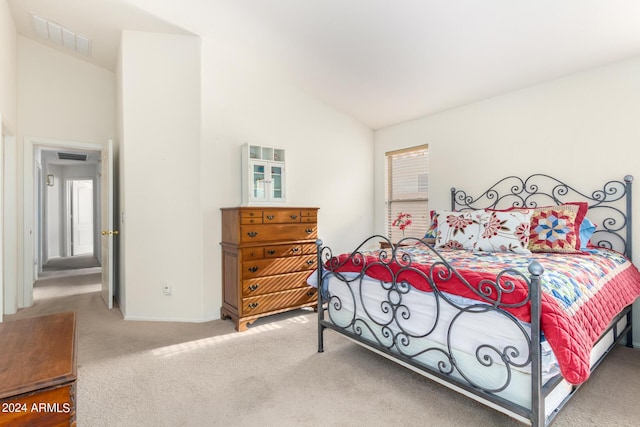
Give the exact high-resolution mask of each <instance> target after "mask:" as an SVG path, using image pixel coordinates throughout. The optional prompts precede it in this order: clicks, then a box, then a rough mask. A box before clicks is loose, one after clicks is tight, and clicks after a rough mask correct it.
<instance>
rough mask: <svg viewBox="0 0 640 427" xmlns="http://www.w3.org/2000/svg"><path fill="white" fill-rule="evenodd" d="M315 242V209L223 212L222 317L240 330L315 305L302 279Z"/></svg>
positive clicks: (313, 292) (312, 293) (313, 258)
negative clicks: (233, 323)
mask: <svg viewBox="0 0 640 427" xmlns="http://www.w3.org/2000/svg"><path fill="white" fill-rule="evenodd" d="M317 238H318V208H293V207H286V208H283V207H264V208H263V207H237V208H223V209H222V294H223V295H222V297H223V302H222V308H221V316H222V318H223V319H227V318H231V319H233V321H234V322H235V324H236V330H238V331H244V330H246V329H247V324H249V323H252V322H253V321H254V320H256V319H258V318H260V317H263V316H268V315H271V314H275V313H280V312H283V311H288V310H293V309H297V308H301V307H312V306H315V305H316V304H317V295H316V289H315V288H313V287H310V286H309V285H307V283H306V279H307V277H308V276H309V274H310V273H311V270H313V269H315V267H316V262H317V259H316V245H315V241H316V239H317Z"/></svg>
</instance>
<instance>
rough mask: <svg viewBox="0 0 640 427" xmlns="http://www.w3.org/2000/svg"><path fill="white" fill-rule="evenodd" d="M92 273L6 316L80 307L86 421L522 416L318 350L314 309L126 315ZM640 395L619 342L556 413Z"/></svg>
mask: <svg viewBox="0 0 640 427" xmlns="http://www.w3.org/2000/svg"><path fill="white" fill-rule="evenodd" d="M94 276H95V277H94V282H95V283H94V285H93V286H94V289H95V290H94V291H90V290H88V289H89V288H88V287H90V285H88V284H87V283H86V282H87V280H88V279H87V277H86V276H72V277H68V278H59V279H57V280H58V282H57V285H55V284H53V283H51V282H50V281H49V282H48V284H47V285H48V288H49V291H48V292H47V297H46V298H37V299H36V301H35V304H34V306H33V307H31V308H29V309H23V310H20V311H19V312H18V313H17V314H15V315H11V316H6V317H5V321H12V320H14V319H18V318H23V317H30V316H35V315H40V314H47V313H53V312H60V311H67V310H75V311H76V312H77V314H78V332H79V337H78V339H79V342H78V363H79V368H78V374H79V380H78V403H77V405H78V415H77V420H78V426H80V427H83V426H91V427H97V426H109V427H111V426H274V427H275V426H519V425H522V424H520V423H518V422H516V421H514V420H512V419H510V418H508V417H507V416H504V415H502V414H500V413H498V412H496V411H494V410H492V409H488V408H486V407H483V406H481V405H480V404H477V403H475V402H474V401H472V400H470V399H468V398H465V397H463V396H460V395H458V394H456V393H454V392H451V391H449V390H447V389H445V388H443V387H442V386H439V385H437V384H435V383H433V382H431V381H429V380H427V379H425V378H423V377H420V376H419V375H417V374H415V373H413V372H411V371H409V370H407V369H404V368H402V367H399V366H397V365H395V364H392V363H390V362H389V361H387V360H386V359H384V358H382V357H380V356H378V355H375V354H373V353H371V352H369V351H367V350H365V349H363V348H361V347H360V346H357V345H356V344H353V343H351V342H349V341H347V340H346V339H344V338H342V337H340V336H338V335H337V334H336V333H332V332H331V331H326V332H325V337H326V339H325V352H324V353H322V354H319V353H317V352H316V333H317V327H316V322H315V320H316V317H315V314H314V313H313V312H312V311H302V310H301V311H295V312H291V313H287V314H283V315H277V316H273V317H271V318H268V319H262V320H259V321H258V322H256V323H255V325H254V326H253V327H252V328H251V329H250V330H249V331H247V332H244V333H236V332H235V331H234V329H233V325H232V323H231V322H230V321H213V322H208V323H200V324H194V323H169V322H167V323H161V322H139V321H124V320H123V319H122V316H121V314H120V312H119V311H118V310H117V309H115V310H111V311H109V310H107V309H106V308H105V306H104V304H103V302H102V300H101V299H100V294H99V291H98V289H99V280H100V276H99V275H94ZM80 282H81V283H82V285H79V284H78V283H80ZM56 286H57V287H58V288H59V292H60V294H61V295H63V296H55V293H56V292H55V288H56ZM38 287H40V283H38V284H37V285H36V289H37V288H38ZM74 287H75V288H76V289H83V292H80V293H77V294H72V295H71V293H72V292H70V291H69V289H73V288H74ZM65 289H66V290H65ZM2 350H5V349H2ZM639 396H640V351H639V350H631V349H627V348H624V347H619V348H616V349H615V350H614V351H613V352H612V354H611V355H610V356H609V358H608V359H607V360H606V361H605V363H604V364H603V366H602V367H601V369H600V370H599V371H598V372H596V373H595V374H594V375H593V376H592V378H591V379H590V381H589V382H588V383H587V384H586V385H585V386H584V387H582V388H581V389H580V390H579V392H578V394H577V395H576V396H575V398H574V399H573V400H572V402H571V403H570V404H569V406H568V407H567V408H566V409H565V410H564V411H563V412H562V413H561V414H560V415H559V417H558V418H557V420H556V422H555V424H554V425H555V426H558V427H561V426H637V425H640V404H639V403H640V398H639Z"/></svg>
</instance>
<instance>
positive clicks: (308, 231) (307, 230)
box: [304, 228, 313, 234]
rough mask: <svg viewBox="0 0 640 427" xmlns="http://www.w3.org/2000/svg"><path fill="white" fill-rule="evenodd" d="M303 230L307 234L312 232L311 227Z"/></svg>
mask: <svg viewBox="0 0 640 427" xmlns="http://www.w3.org/2000/svg"><path fill="white" fill-rule="evenodd" d="M304 231H305V232H306V233H307V234H311V233H313V228H305V229H304Z"/></svg>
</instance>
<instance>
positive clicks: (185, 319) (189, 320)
mask: <svg viewBox="0 0 640 427" xmlns="http://www.w3.org/2000/svg"><path fill="white" fill-rule="evenodd" d="M123 317H124V320H132V321H143V322H180V323H206V322H212V321H214V320H218V319H220V316H217V317H216V316H210V317H202V318H189V317H149V316H129V315H123Z"/></svg>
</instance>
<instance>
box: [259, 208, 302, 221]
mask: <svg viewBox="0 0 640 427" xmlns="http://www.w3.org/2000/svg"><path fill="white" fill-rule="evenodd" d="M300 216H301V215H300V211H298V210H290V211H276V210H273V211H269V210H265V211H264V214H263V217H264V223H265V224H290V223H299V222H300Z"/></svg>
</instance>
